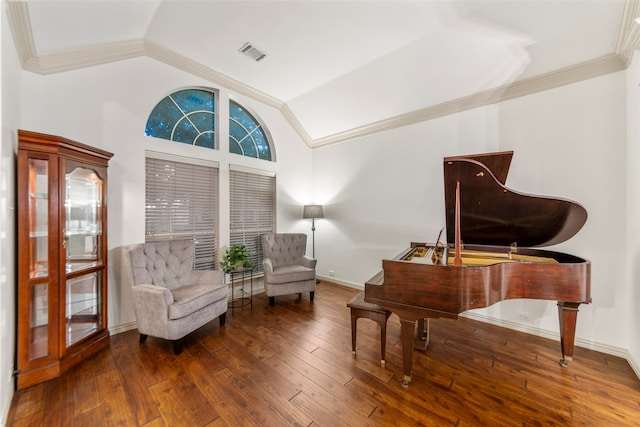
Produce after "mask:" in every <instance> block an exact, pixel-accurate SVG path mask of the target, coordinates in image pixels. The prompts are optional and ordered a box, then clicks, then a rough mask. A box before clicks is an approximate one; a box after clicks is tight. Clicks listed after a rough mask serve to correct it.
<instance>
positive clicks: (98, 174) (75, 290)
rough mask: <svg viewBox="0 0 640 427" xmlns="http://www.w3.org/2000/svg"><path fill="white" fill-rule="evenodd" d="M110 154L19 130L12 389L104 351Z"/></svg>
mask: <svg viewBox="0 0 640 427" xmlns="http://www.w3.org/2000/svg"><path fill="white" fill-rule="evenodd" d="M112 156H113V154H111V153H109V152H107V151H104V150H100V149H96V148H93V147H90V146H88V145H84V144H81V143H78V142H75V141H71V140H69V139H66V138H62V137H59V136H54V135H45V134H41V133H35V132H30V131H24V130H19V131H18V194H17V196H18V197H17V198H18V292H17V294H18V304H17V326H18V335H17V355H16V359H17V371H16V376H17V388H18V389H23V388H26V387H29V386H32V385H34V384H38V383H41V382H43V381H47V380H49V379H52V378H56V377H58V376H60V375H61V374H62V373H63V372H65V371H66V370H68V369H69V368H70V367H72V366H74V365H75V364H76V363H78V362H80V361H82V360H84V359H85V358H87V357H89V356H90V355H92V354H94V353H96V352H97V351H98V350H100V349H102V348H104V347H106V346H108V345H109V331H108V329H107V197H106V196H107V166H108V162H109V159H110V158H111V157H112Z"/></svg>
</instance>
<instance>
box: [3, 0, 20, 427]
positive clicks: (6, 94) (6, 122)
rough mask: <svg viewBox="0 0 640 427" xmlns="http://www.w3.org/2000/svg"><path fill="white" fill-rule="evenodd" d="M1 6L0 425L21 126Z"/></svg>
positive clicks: (11, 330)
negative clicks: (16, 171)
mask: <svg viewBox="0 0 640 427" xmlns="http://www.w3.org/2000/svg"><path fill="white" fill-rule="evenodd" d="M5 7H6V4H5V3H4V2H3V3H2V9H3V10H2V12H3V13H2V17H1V18H0V34H1V35H2V36H1V39H2V42H1V43H2V44H1V46H2V59H1V60H0V62H1V67H0V77H1V79H2V83H1V86H0V99H2V104H1V106H0V129H1V131H0V132H1V133H0V139H1V141H0V343H2V344H1V345H0V425H4V422H5V420H6V418H7V415H8V413H9V406H10V404H11V397H12V396H13V389H14V383H13V369H14V355H15V343H16V340H15V315H16V313H15V286H16V263H15V260H16V258H15V252H16V243H15V239H16V234H15V224H16V200H15V186H16V181H15V164H16V152H17V150H16V147H17V142H16V140H17V135H16V132H15V129H16V126H17V124H18V123H19V119H20V115H19V108H18V107H19V99H20V85H19V81H20V63H19V61H18V57H17V55H16V50H15V48H14V47H13V38H12V36H11V32H10V31H9V23H8V22H7V18H6V14H5V13H4V8H5Z"/></svg>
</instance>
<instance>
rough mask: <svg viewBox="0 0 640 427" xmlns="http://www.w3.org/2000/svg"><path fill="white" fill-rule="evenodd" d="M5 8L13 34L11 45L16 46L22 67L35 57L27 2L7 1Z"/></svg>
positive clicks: (34, 45)
mask: <svg viewBox="0 0 640 427" xmlns="http://www.w3.org/2000/svg"><path fill="white" fill-rule="evenodd" d="M6 6H7V17H8V18H9V27H11V33H12V34H13V43H14V44H15V46H16V51H17V52H18V58H19V59H20V63H21V64H22V65H23V66H24V65H25V63H26V62H27V61H28V60H29V59H31V58H33V57H35V56H37V52H36V44H35V42H34V41H33V31H32V29H31V18H30V17H29V8H28V7H27V2H22V1H8V2H7V3H6Z"/></svg>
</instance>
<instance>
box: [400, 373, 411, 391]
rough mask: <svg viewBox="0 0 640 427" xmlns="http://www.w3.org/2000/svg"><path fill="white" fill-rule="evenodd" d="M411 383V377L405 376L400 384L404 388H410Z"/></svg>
mask: <svg viewBox="0 0 640 427" xmlns="http://www.w3.org/2000/svg"><path fill="white" fill-rule="evenodd" d="M410 383H411V377H410V376H407V375H405V376H404V378H402V381H401V382H400V384H402V388H409V384H410Z"/></svg>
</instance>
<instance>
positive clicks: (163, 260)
mask: <svg viewBox="0 0 640 427" xmlns="http://www.w3.org/2000/svg"><path fill="white" fill-rule="evenodd" d="M194 246H195V245H194V243H193V241H191V240H170V241H166V242H152V243H145V244H144V245H140V246H139V247H138V248H136V249H134V250H133V251H132V252H131V258H132V264H133V279H134V281H135V282H136V283H150V284H152V285H155V286H161V287H163V288H167V289H176V288H179V287H181V286H185V285H187V284H189V282H190V280H191V271H192V270H193V258H194Z"/></svg>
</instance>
